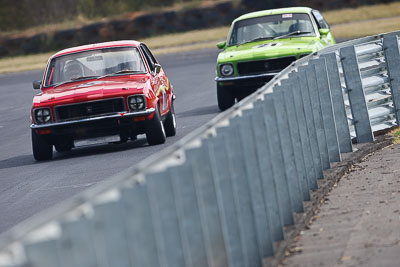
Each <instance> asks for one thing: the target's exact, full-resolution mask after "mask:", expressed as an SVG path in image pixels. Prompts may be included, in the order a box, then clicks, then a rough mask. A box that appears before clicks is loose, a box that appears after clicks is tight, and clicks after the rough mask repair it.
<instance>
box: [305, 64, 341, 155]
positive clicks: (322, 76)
mask: <svg viewBox="0 0 400 267" xmlns="http://www.w3.org/2000/svg"><path fill="white" fill-rule="evenodd" d="M310 64H311V65H314V67H315V74H316V77H317V86H318V94H319V99H320V103H321V110H322V119H323V122H324V128H325V136H326V144H327V146H328V153H329V160H330V162H339V161H340V160H341V157H340V151H339V142H338V137H337V130H336V122H335V116H334V114H333V104H332V97H331V89H330V87H329V80H328V71H327V69H326V62H325V59H324V58H318V59H313V60H310Z"/></svg>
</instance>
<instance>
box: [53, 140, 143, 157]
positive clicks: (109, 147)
mask: <svg viewBox="0 0 400 267" xmlns="http://www.w3.org/2000/svg"><path fill="white" fill-rule="evenodd" d="M145 145H147V141H146V138H141V139H138V140H135V141H129V142H126V143H117V144H98V145H91V146H82V147H78V148H74V149H72V150H71V151H69V152H55V153H54V155H53V160H64V159H69V158H77V157H85V156H92V155H96V154H107V153H114V152H118V151H125V150H130V149H135V148H141V147H144V146H145Z"/></svg>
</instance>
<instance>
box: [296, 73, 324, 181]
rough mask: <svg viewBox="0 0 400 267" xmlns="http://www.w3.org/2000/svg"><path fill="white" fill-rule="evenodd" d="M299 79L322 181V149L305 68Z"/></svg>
mask: <svg viewBox="0 0 400 267" xmlns="http://www.w3.org/2000/svg"><path fill="white" fill-rule="evenodd" d="M298 78H299V89H300V90H299V91H300V93H301V99H302V102H303V107H304V115H305V119H306V126H307V131H308V135H309V139H308V140H309V143H310V148H311V154H312V158H313V163H314V170H315V176H316V178H317V179H322V178H323V177H324V172H323V167H322V159H321V154H320V149H319V145H318V138H317V128H316V126H315V123H314V121H315V120H314V115H313V110H312V104H311V99H310V93H309V89H308V82H307V73H306V69H304V68H303V69H299V70H298Z"/></svg>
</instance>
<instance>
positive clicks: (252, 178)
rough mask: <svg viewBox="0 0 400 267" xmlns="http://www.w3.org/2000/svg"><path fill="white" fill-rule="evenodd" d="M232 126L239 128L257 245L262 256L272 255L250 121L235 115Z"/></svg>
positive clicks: (267, 215) (267, 212)
mask: <svg viewBox="0 0 400 267" xmlns="http://www.w3.org/2000/svg"><path fill="white" fill-rule="evenodd" d="M230 122H231V123H232V126H234V127H237V128H238V130H239V137H240V140H241V142H240V143H241V147H242V153H243V155H244V159H243V160H244V162H245V164H246V174H247V175H246V176H247V179H248V181H249V188H250V196H251V200H252V207H253V211H254V215H255V217H254V218H255V225H256V229H257V236H258V247H259V251H260V255H261V256H262V257H268V256H272V255H273V253H274V252H273V247H272V245H273V243H272V238H271V234H270V233H271V230H270V224H269V221H270V220H269V210H268V207H267V206H266V205H265V199H264V192H263V187H262V182H261V174H260V169H259V167H258V158H257V152H256V146H257V144H256V143H255V142H254V139H253V138H249V137H250V136H252V133H251V129H250V128H251V121H250V118H249V117H248V116H246V117H240V118H239V117H236V118H233V119H231V120H230ZM261 261H262V259H260V263H261Z"/></svg>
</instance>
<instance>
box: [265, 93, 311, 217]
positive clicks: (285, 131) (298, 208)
mask: <svg viewBox="0 0 400 267" xmlns="http://www.w3.org/2000/svg"><path fill="white" fill-rule="evenodd" d="M272 95H273V97H274V106H275V110H276V113H275V114H276V120H277V122H278V131H279V136H280V141H281V147H282V152H283V162H284V164H285V166H284V169H285V172H286V177H287V179H288V183H289V192H290V195H291V196H292V205H293V209H294V211H295V212H303V211H304V206H303V196H302V187H301V182H300V179H299V176H298V175H297V170H296V163H295V158H294V151H293V143H292V142H291V140H292V138H291V133H290V127H289V121H288V114H287V111H286V107H285V99H284V96H283V91H282V88H280V87H279V86H278V87H274V93H273V94H272Z"/></svg>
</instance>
